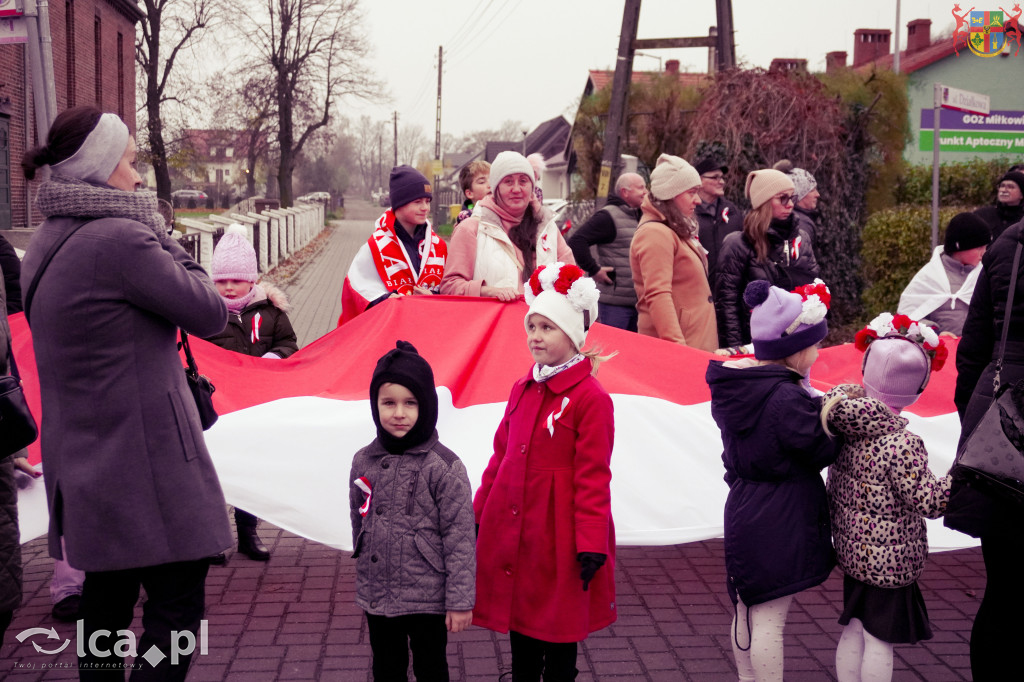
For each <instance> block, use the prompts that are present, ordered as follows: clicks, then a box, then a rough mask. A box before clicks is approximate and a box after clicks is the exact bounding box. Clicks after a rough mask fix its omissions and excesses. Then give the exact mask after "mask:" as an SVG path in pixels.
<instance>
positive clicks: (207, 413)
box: [0, 220, 217, 443]
mask: <svg viewBox="0 0 1024 682" xmlns="http://www.w3.org/2000/svg"><path fill="white" fill-rule="evenodd" d="M88 222H90V221H88V220H83V221H81V222H79V223H78V224H77V225H75V226H74V227H72V228H71V229H69V230H67V231H66V232H65V233H64V234H62V235H61V236H60V238H59V239H57V241H55V242H54V243H53V245H52V246H51V247H50V250H49V251H47V252H46V255H45V256H43V260H42V261H41V262H40V263H39V269H38V270H36V274H35V276H34V277H33V278H32V283H31V284H29V285H28V291H27V292H26V293H25V319H26V320H28V321H29V325H30V326H31V323H32V320H31V319H30V318H29V311H30V310H31V305H32V298H33V297H34V296H35V294H36V287H37V286H38V285H39V278H40V277H42V275H43V271H45V270H46V267H47V266H48V265H49V264H50V261H51V260H53V256H54V254H56V253H57V251H58V250H59V249H60V247H62V246H63V245H64V242H66V241H67V240H68V237H70V236H71V235H73V234H74V233H75V232H77V231H78V230H79V229H80V228H81V227H82V226H83V225H85V224H86V223H88ZM180 331H181V347H182V348H184V349H185V362H186V364H187V366H186V367H185V378H186V379H187V380H188V387H189V390H190V391H192V398H193V399H194V400H195V401H196V408H197V409H198V410H199V421H200V422H201V423H202V425H203V430H204V431H205V430H206V429H208V428H210V427H211V426H213V424H214V422H216V421H217V411H216V410H215V409H214V407H213V392H214V391H215V390H216V389H215V388H214V387H213V384H212V383H210V380H209V379H208V378H206V377H205V376H204V375H202V374H200V373H199V367H198V366H197V365H196V359H195V358H194V357H192V349H191V348H190V347H189V345H188V334H186V333H185V330H184V329H181V330H180ZM19 390H20V389H19ZM0 399H2V396H0ZM23 399H24V398H23ZM0 409H2V408H0ZM26 409H27V408H26ZM33 425H34V422H33ZM32 440H35V438H33V439H32ZM29 442H30V443H31V442H32V441H29Z"/></svg>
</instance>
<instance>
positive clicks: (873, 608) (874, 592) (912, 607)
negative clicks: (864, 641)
mask: <svg viewBox="0 0 1024 682" xmlns="http://www.w3.org/2000/svg"><path fill="white" fill-rule="evenodd" d="M851 618H857V619H859V620H860V621H861V622H862V623H863V624H864V629H865V630H867V631H868V633H869V634H871V635H872V636H874V637H876V638H878V639H880V640H882V641H883V642H888V643H889V644H916V643H917V642H920V641H922V640H925V639H931V638H932V626H931V624H930V623H929V622H928V609H927V608H925V605H924V596H923V595H922V594H921V588H920V587H918V584H917V581H916V580H915V581H914V582H913V583H911V584H910V585H907V586H906V587H893V588H884V587H875V586H874V585H868V584H867V583H862V582H861V581H859V580H857V579H856V578H851V577H850V576H848V575H845V576H843V613H842V615H841V616H839V623H840V625H848V624H849V623H850V619H851Z"/></svg>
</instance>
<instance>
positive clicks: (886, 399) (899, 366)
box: [822, 335, 950, 682]
mask: <svg viewBox="0 0 1024 682" xmlns="http://www.w3.org/2000/svg"><path fill="white" fill-rule="evenodd" d="M930 365H931V360H930V358H929V357H928V354H927V351H926V350H925V348H923V347H922V346H921V345H919V344H918V343H915V342H914V341H913V340H911V339H909V338H907V337H905V336H902V335H893V336H889V337H884V338H880V339H875V340H874V341H873V342H872V343H871V345H870V347H869V348H868V350H867V353H866V355H865V358H864V367H863V370H864V385H863V387H861V386H857V385H849V384H847V385H841V386H836V387H835V388H833V389H832V390H831V391H829V392H828V393H827V394H826V395H825V398H824V401H823V408H822V418H823V420H826V421H827V426H828V428H829V429H830V430H831V431H832V432H838V433H839V434H840V435H842V436H843V438H844V442H843V445H842V448H841V449H840V452H839V456H838V457H837V458H836V461H835V463H834V464H832V465H831V466H830V467H829V472H828V483H827V485H826V489H827V491H828V496H829V511H830V514H831V519H832V534H833V542H834V545H835V550H836V557H837V559H838V561H839V565H840V566H841V567H842V569H843V571H844V572H845V573H846V575H845V577H844V582H843V601H844V609H843V614H842V616H841V617H840V619H839V622H840V623H841V624H843V625H844V626H845V629H844V630H843V634H842V637H841V639H840V641H839V647H838V649H837V651H836V669H837V672H838V678H839V681H840V682H848V681H853V680H857V681H860V680H867V679H871V680H888V679H891V678H892V651H893V644H894V643H915V642H917V641H920V640H922V639H930V638H931V636H932V634H931V628H930V625H929V622H928V614H927V610H926V609H925V605H924V599H923V597H922V595H921V589H920V587H919V586H918V584H917V579H918V577H919V576H920V575H921V572H922V571H923V569H924V561H925V559H926V558H927V556H928V538H927V534H926V530H925V522H924V519H925V518H932V519H934V518H938V517H940V516H942V514H943V513H944V512H945V509H946V501H947V500H948V498H949V485H950V480H949V478H948V477H943V478H941V479H936V477H935V476H934V475H933V474H932V472H931V470H930V469H929V468H928V452H927V451H926V450H925V447H924V443H923V442H922V440H921V439H920V438H919V437H918V436H916V435H914V434H913V433H911V432H909V431H907V430H906V426H907V423H908V422H907V420H906V419H905V418H903V417H901V416H899V413H900V411H901V410H902V409H903V408H904V407H906V406H908V405H910V404H911V403H913V402H914V401H915V400H917V397H918V395H919V394H920V392H921V391H922V390H923V389H924V386H925V384H926V383H927V380H928V376H929V369H930Z"/></svg>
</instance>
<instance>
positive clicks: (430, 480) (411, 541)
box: [349, 431, 476, 617]
mask: <svg viewBox="0 0 1024 682" xmlns="http://www.w3.org/2000/svg"><path fill="white" fill-rule="evenodd" d="M357 480H359V481H360V483H361V484H362V485H365V486H367V487H369V488H370V489H371V491H372V493H371V494H370V497H369V500H368V499H367V494H366V492H365V491H364V490H363V488H362V487H360V484H357ZM349 502H350V508H351V517H352V545H353V547H355V551H354V552H353V554H352V557H353V558H354V559H357V562H356V604H357V605H359V607H360V608H362V609H363V610H365V611H367V612H368V613H372V614H374V615H378V616H389V617H393V616H403V615H407V614H411V613H445V612H446V611H470V610H472V608H473V604H474V603H475V601H476V548H475V546H476V525H475V521H474V516H473V495H472V491H471V488H470V485H469V475H468V474H467V473H466V467H465V465H464V464H463V463H462V460H460V459H459V458H458V456H457V455H456V454H455V453H454V452H452V451H451V450H449V449H448V448H446V447H445V446H444V445H442V444H441V443H440V442H438V439H437V431H434V434H433V435H432V436H431V437H430V438H429V439H427V441H426V442H424V443H423V444H421V445H419V446H417V447H415V448H412V449H411V450H408V451H406V452H405V453H403V454H401V455H393V454H391V453H389V452H388V451H387V450H385V449H384V447H383V446H382V445H381V443H380V441H379V440H376V439H375V440H374V441H373V442H372V443H370V445H368V446H367V447H365V448H363V449H362V450H360V451H359V452H357V453H356V454H355V457H353V458H352V473H351V474H350V475H349Z"/></svg>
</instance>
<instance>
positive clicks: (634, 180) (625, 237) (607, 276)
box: [568, 173, 647, 332]
mask: <svg viewBox="0 0 1024 682" xmlns="http://www.w3.org/2000/svg"><path fill="white" fill-rule="evenodd" d="M646 196H647V184H646V183H645V182H644V179H643V178H642V177H641V176H639V175H637V174H636V173H623V174H622V175H620V176H619V179H618V181H616V183H615V195H614V196H611V197H608V203H607V204H605V206H604V207H603V208H602V209H600V210H599V211H595V212H594V214H593V215H591V216H590V218H588V219H587V222H585V223H583V225H581V226H580V228H579V229H578V230H576V232H575V233H573V235H572V236H571V237H570V238H569V242H568V243H569V248H570V249H572V255H573V257H574V258H575V259H576V264H577V265H579V266H580V267H581V268H582V269H583V270H584V271H585V272H586V273H587V274H588V275H590V276H591V277H593V278H594V281H595V282H596V283H597V288H598V289H599V290H600V291H601V298H600V299H599V301H598V304H597V309H598V310H597V317H598V320H600V322H601V323H602V324H606V325H608V326H610V327H618V328H619V329H626V330H628V331H631V332H635V331H636V323H637V312H636V290H635V289H634V288H633V273H632V271H631V270H630V267H629V245H630V244H631V243H632V241H633V234H634V233H635V232H636V227H637V222H638V221H639V220H640V205H641V204H642V203H643V202H644V198H645V197H646ZM592 246H596V247H597V248H596V251H597V258H596V260H595V258H594V255H593V254H592V253H591V251H590V247H592Z"/></svg>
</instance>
